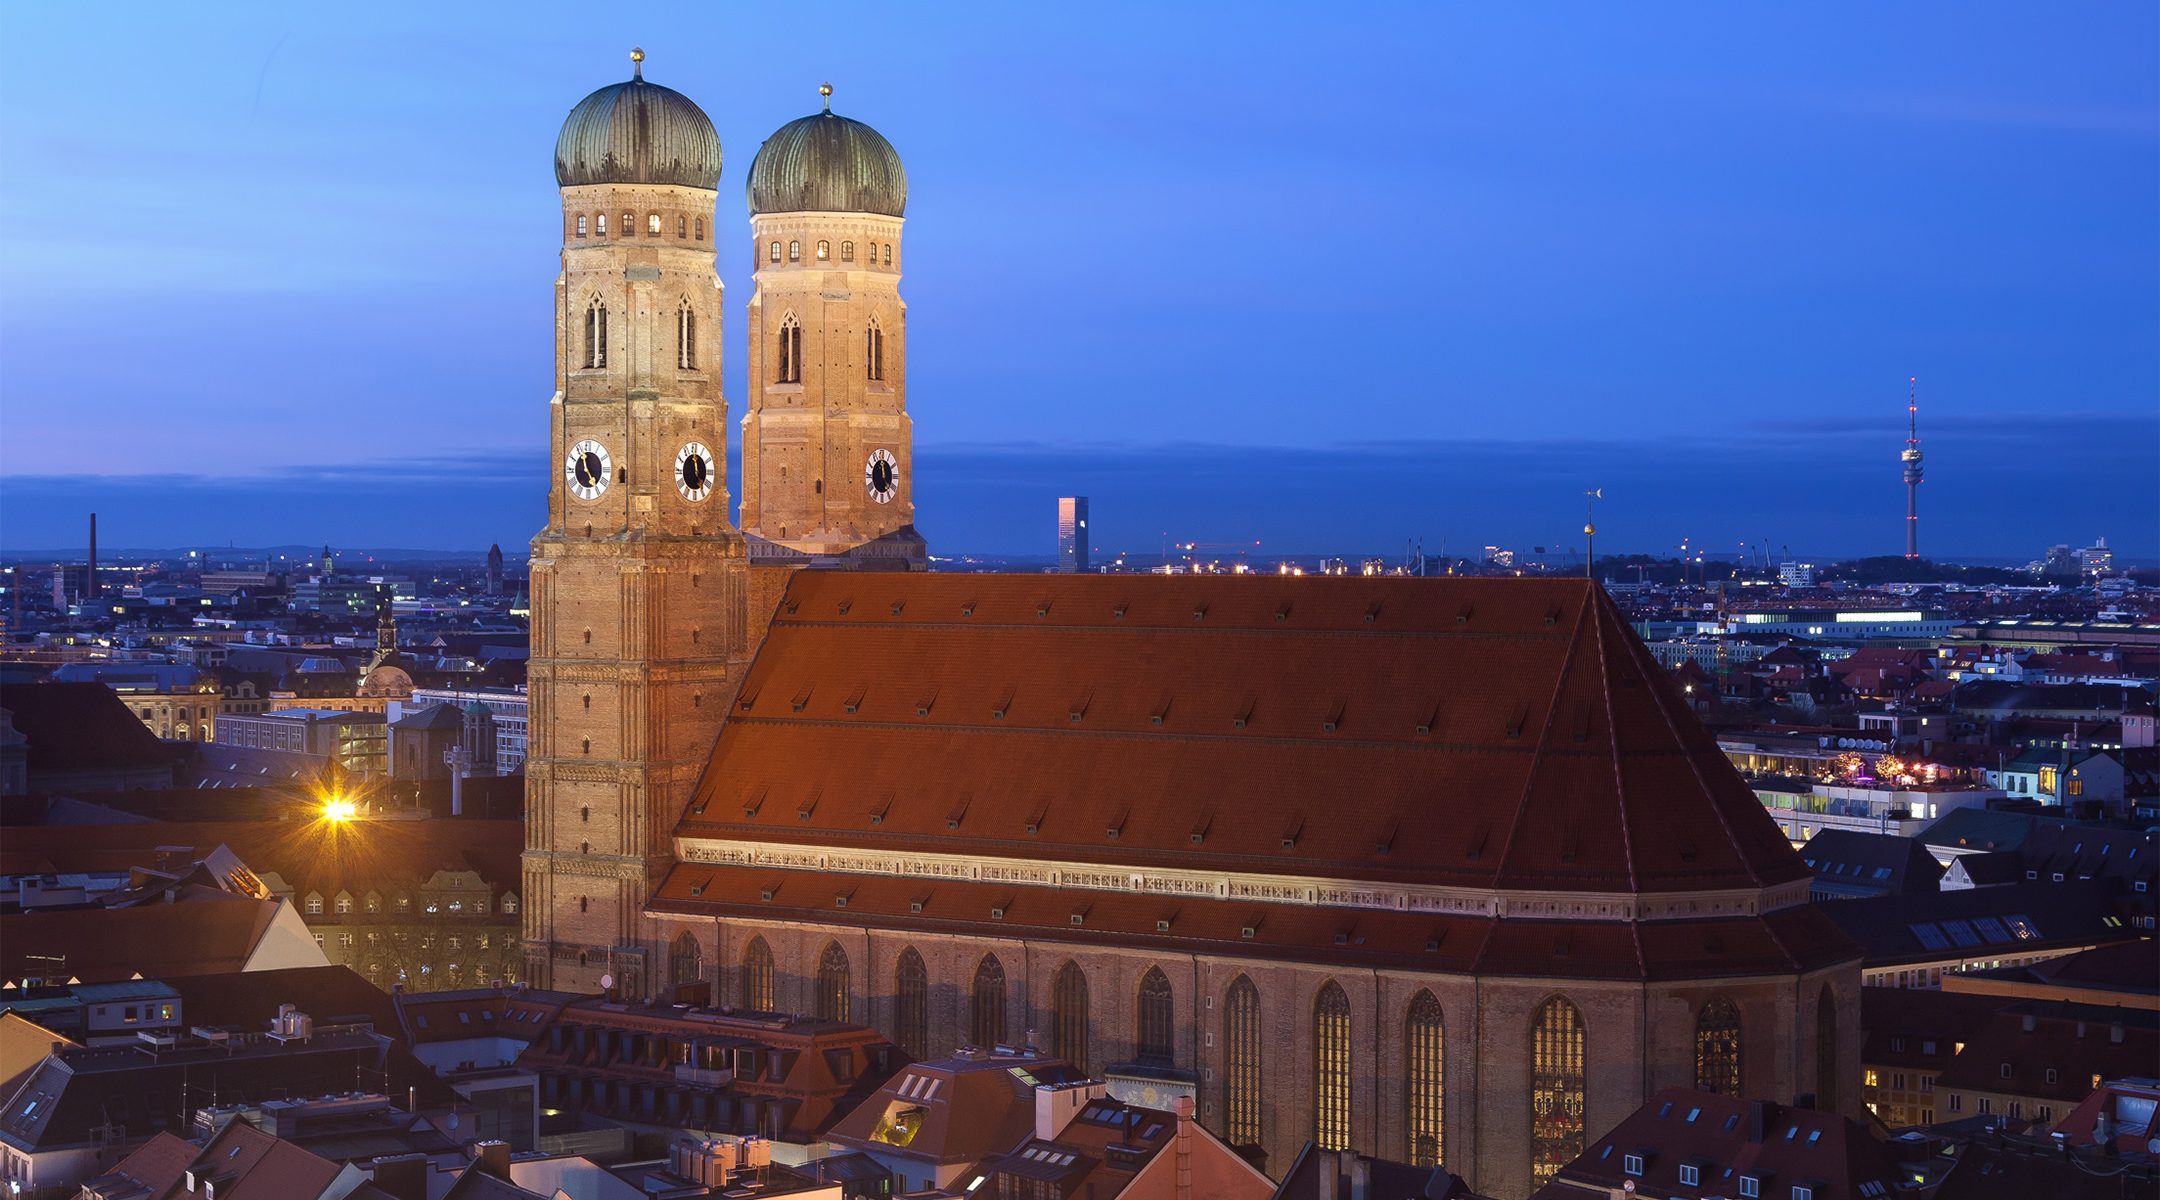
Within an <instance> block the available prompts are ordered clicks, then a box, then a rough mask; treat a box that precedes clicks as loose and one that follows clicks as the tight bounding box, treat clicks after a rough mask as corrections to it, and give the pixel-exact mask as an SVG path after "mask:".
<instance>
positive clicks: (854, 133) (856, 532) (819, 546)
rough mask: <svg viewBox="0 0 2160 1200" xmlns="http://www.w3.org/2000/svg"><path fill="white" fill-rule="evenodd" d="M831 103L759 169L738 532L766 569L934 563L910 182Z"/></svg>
mask: <svg viewBox="0 0 2160 1200" xmlns="http://www.w3.org/2000/svg"><path fill="white" fill-rule="evenodd" d="M819 90H820V92H822V93H823V94H824V96H825V97H826V101H825V109H824V111H822V112H818V113H814V114H812V115H810V116H807V117H803V118H802V119H800V120H796V121H790V122H788V123H787V124H786V125H783V126H781V127H780V128H779V130H778V131H777V132H775V133H774V134H773V135H772V136H771V137H769V138H767V139H766V140H765V144H764V145H763V146H761V147H759V149H758V152H757V157H756V158H755V159H753V160H752V161H751V164H750V180H749V188H748V191H749V199H750V233H751V243H752V248H751V252H752V255H753V260H752V261H753V263H754V264H755V270H756V274H755V276H754V277H753V278H754V282H755V285H756V289H757V290H756V292H755V293H754V294H753V295H752V296H751V298H750V364H749V366H750V372H749V373H750V399H749V408H748V411H747V412H746V413H745V414H744V416H743V505H742V527H743V532H744V533H745V534H746V535H747V536H748V538H749V544H750V554H751V556H752V557H753V558H754V559H756V560H758V561H760V562H773V563H788V562H798V563H799V562H815V563H823V564H827V565H847V566H856V567H863V568H883V569H889V570H902V569H913V570H922V569H924V568H925V567H926V566H927V561H926V558H925V554H924V549H923V541H922V538H921V537H920V536H918V535H917V534H916V533H915V524H914V522H915V485H914V472H913V468H914V462H913V457H914V454H913V450H914V434H913V430H912V428H911V426H910V422H909V420H908V414H907V306H906V305H905V304H903V303H901V300H900V269H901V265H902V261H901V256H900V240H901V239H900V227H901V225H902V223H903V221H902V214H903V213H904V212H905V211H906V209H907V173H906V172H905V171H904V170H902V169H901V166H900V156H899V154H898V153H896V152H895V151H894V150H893V148H892V143H890V142H888V141H886V140H885V139H884V137H883V136H881V135H880V134H879V133H878V131H877V130H875V129H872V128H870V127H869V126H868V125H865V124H863V123H862V122H860V121H854V120H850V119H848V118H846V117H842V116H839V115H837V114H835V113H834V112H833V111H832V99H831V97H832V87H831V85H829V84H828V85H826V86H825V87H823V88H820V89H819Z"/></svg>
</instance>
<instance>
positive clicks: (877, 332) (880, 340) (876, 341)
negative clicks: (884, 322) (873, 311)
mask: <svg viewBox="0 0 2160 1200" xmlns="http://www.w3.org/2000/svg"><path fill="white" fill-rule="evenodd" d="M863 362H864V364H865V373H866V374H867V375H868V377H869V378H871V379H883V378H885V331H884V330H883V329H880V328H878V323H877V321H876V320H875V319H872V320H871V322H870V325H869V328H868V329H866V330H864V331H863Z"/></svg>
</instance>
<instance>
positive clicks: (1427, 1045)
mask: <svg viewBox="0 0 2160 1200" xmlns="http://www.w3.org/2000/svg"><path fill="white" fill-rule="evenodd" d="M1404 1034H1405V1037H1404V1039H1403V1046H1404V1054H1405V1058H1406V1061H1407V1065H1408V1070H1409V1074H1408V1078H1407V1080H1406V1081H1405V1096H1404V1101H1405V1103H1404V1108H1405V1109H1406V1110H1407V1113H1406V1115H1407V1117H1408V1122H1407V1126H1406V1129H1407V1138H1408V1142H1409V1149H1410V1163H1411V1165H1412V1166H1418V1167H1432V1166H1438V1165H1439V1164H1440V1158H1441V1150H1442V1148H1443V1143H1442V1134H1443V1133H1444V1131H1445V1129H1446V1119H1447V1111H1446V1108H1447V1039H1446V1031H1445V1029H1444V1027H1443V1024H1442V1021H1441V1016H1440V1001H1439V1000H1438V999H1437V998H1436V997H1434V995H1433V994H1432V993H1431V992H1429V991H1422V990H1421V991H1419V992H1418V994H1417V996H1416V998H1415V999H1413V1000H1411V1001H1410V1017H1409V1020H1408V1021H1407V1022H1406V1023H1405V1028H1404Z"/></svg>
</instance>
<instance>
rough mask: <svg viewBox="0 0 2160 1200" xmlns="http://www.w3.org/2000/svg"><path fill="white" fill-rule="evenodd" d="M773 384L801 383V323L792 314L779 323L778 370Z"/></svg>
mask: <svg viewBox="0 0 2160 1200" xmlns="http://www.w3.org/2000/svg"><path fill="white" fill-rule="evenodd" d="M773 382H775V383H801V382H802V322H801V321H798V320H796V319H795V314H793V313H789V314H788V315H787V316H786V317H785V318H783V319H782V320H781V322H780V369H779V370H778V371H777V372H775V373H774V375H773Z"/></svg>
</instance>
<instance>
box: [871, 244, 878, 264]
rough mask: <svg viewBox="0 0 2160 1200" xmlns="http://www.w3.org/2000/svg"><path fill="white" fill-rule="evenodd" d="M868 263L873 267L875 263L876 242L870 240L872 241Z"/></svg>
mask: <svg viewBox="0 0 2160 1200" xmlns="http://www.w3.org/2000/svg"><path fill="white" fill-rule="evenodd" d="M870 265H871V266H873V267H874V266H876V265H877V243H876V242H872V243H870Z"/></svg>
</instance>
